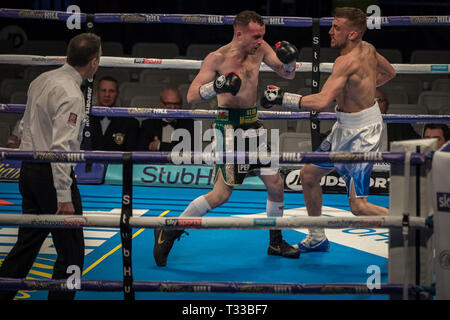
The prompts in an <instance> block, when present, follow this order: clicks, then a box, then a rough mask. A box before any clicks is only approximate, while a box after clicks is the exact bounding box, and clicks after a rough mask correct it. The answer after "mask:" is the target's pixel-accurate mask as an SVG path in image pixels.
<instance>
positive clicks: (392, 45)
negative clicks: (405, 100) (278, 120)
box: [0, 0, 450, 63]
mask: <svg viewBox="0 0 450 320" xmlns="http://www.w3.org/2000/svg"><path fill="white" fill-rule="evenodd" d="M0 3H1V4H0V7H2V8H26V9H42V10H58V11H65V10H66V8H67V6H68V5H70V4H76V5H78V6H79V7H80V8H81V11H82V12H84V13H113V12H115V13H119V12H120V13H189V14H195V13H197V14H219V15H235V14H237V13H238V12H240V11H242V10H246V9H250V10H254V11H256V12H258V13H260V14H261V15H263V16H297V17H329V16H331V15H332V14H331V13H332V10H333V8H334V6H336V5H337V6H359V7H360V8H362V9H363V10H364V11H365V8H367V6H368V5H370V4H377V5H379V6H380V8H381V14H382V15H383V16H394V15H450V1H449V0H436V1H425V0H420V1H419V0H409V1H399V0H397V1H394V0H375V1H370V0H359V1H358V0H334V1H331V0H329V1H327V0H303V1H295V0H282V1H281V0H280V1H274V0H250V1H243V0H240V1H237V0H228V1H217V0H198V1H183V0H148V1H134V0H129V1H119V0H99V1H85V0H79V1H77V0H72V1H68V0H27V1H17V0H16V1H9V0H2V1H1V2H0ZM7 25H17V26H20V27H21V28H22V29H23V30H24V31H25V33H26V35H27V38H28V39H30V40H65V41H66V42H68V40H69V39H70V38H71V37H73V36H74V35H75V34H77V33H78V32H80V31H79V30H68V29H67V28H66V25H65V23H64V22H57V21H39V20H31V19H6V18H2V19H0V30H1V29H2V28H3V27H5V26H7ZM95 32H96V33H97V34H98V35H100V36H101V37H102V40H103V41H118V42H121V43H122V45H123V47H124V52H125V54H130V53H131V47H132V45H133V44H134V43H136V42H175V43H177V45H178V46H179V48H180V55H184V54H185V52H186V48H187V46H188V45H189V44H190V43H211V44H212V43H214V44H215V43H219V44H225V43H228V42H229V41H230V40H231V38H232V27H231V26H201V25H200V26H199V25H177V24H141V23H139V24H131V23H128V24H125V23H124V24H116V23H111V24H105V23H98V24H96V25H95ZM321 37H322V40H321V41H322V46H323V47H327V46H329V36H328V27H322V28H321ZM265 40H266V41H267V42H268V43H269V44H272V43H274V42H276V41H279V40H287V41H290V42H293V43H294V44H295V45H296V46H297V47H298V48H301V47H310V46H311V28H292V27H275V26H267V28H266V36H265ZM365 40H366V41H369V42H371V43H373V44H374V45H375V46H376V47H377V48H386V49H399V50H401V51H402V55H403V62H404V63H407V62H409V57H410V54H411V52H412V51H413V50H415V49H434V50H450V27H446V26H445V27H442V26H440V27H427V26H421V27H382V28H381V30H368V31H367V33H366V35H365Z"/></svg>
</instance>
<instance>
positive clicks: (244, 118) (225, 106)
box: [153, 11, 299, 266]
mask: <svg viewBox="0 0 450 320" xmlns="http://www.w3.org/2000/svg"><path fill="white" fill-rule="evenodd" d="M233 30H234V34H233V39H232V41H231V42H230V43H228V44H226V45H224V46H222V47H220V48H219V49H218V50H216V51H214V52H211V53H210V54H208V55H207V56H206V58H205V60H204V61H203V64H202V67H201V68H200V71H199V73H198V74H197V76H196V77H195V79H194V80H193V81H192V83H191V85H190V87H189V90H188V93H187V101H188V103H192V102H195V101H201V100H203V99H210V98H213V97H215V96H217V102H218V105H219V106H220V107H219V108H218V113H217V118H216V120H215V127H216V129H218V130H219V132H220V131H222V132H224V131H225V130H226V129H227V128H230V129H233V130H236V129H238V128H241V129H243V130H245V129H247V131H248V129H252V128H258V126H259V123H258V122H257V109H256V107H255V105H256V99H257V86H258V76H259V69H260V67H261V63H262V62H264V63H265V64H266V65H267V66H269V67H270V68H272V70H274V71H275V72H276V73H277V74H278V75H279V76H281V77H282V78H286V79H293V78H294V76H295V67H296V58H297V57H298V51H297V49H296V48H295V47H294V46H293V45H292V44H290V43H288V42H285V41H283V42H279V43H277V44H276V45H275V50H274V49H272V48H271V47H270V46H269V45H268V44H267V42H266V41H264V40H263V36H264V34H265V25H264V21H263V20H262V18H261V16H260V15H259V14H257V13H256V12H254V11H243V12H241V13H239V14H238V15H237V16H236V18H235V21H234V24H233ZM224 137H225V136H224ZM255 168H256V166H255ZM215 169H216V173H217V174H216V176H215V181H214V187H213V189H212V190H211V191H210V192H208V193H207V194H205V195H203V196H200V197H198V198H197V199H195V200H193V201H192V202H191V203H190V204H189V206H188V207H187V208H186V209H185V210H184V212H183V213H182V214H181V217H188V218H189V217H201V216H203V215H205V214H206V213H207V212H209V211H210V210H212V209H214V208H216V207H218V206H220V205H222V204H223V203H225V202H227V201H228V199H229V197H230V196H231V193H232V192H233V186H235V185H239V184H241V183H242V181H243V180H244V178H245V175H246V174H247V172H248V170H247V169H249V170H250V169H253V168H250V167H248V166H247V165H245V164H242V165H241V164H230V165H228V164H223V165H222V164H219V165H217V166H216V168H215ZM267 169H269V171H268V172H263V171H261V172H260V175H259V177H260V178H261V180H262V181H263V183H264V184H265V186H266V188H267V207H266V210H267V215H268V216H271V217H281V216H282V215H283V209H284V182H283V179H282V178H281V176H280V175H279V173H278V170H273V168H267ZM270 169H272V170H273V171H270ZM239 171H243V172H239ZM219 172H220V174H219ZM182 233H183V231H182V230H164V229H155V246H154V248H153V257H154V258H155V262H156V264H157V265H158V266H165V265H166V263H167V257H168V255H169V253H170V250H171V248H172V246H173V243H174V241H175V239H176V238H180V236H181V234H182ZM267 253H268V254H269V255H277V256H282V257H288V258H298V257H299V252H298V250H296V249H295V248H294V247H292V246H291V245H289V244H288V243H287V242H285V241H284V240H283V238H282V234H281V230H270V242H269V248H268V250H267Z"/></svg>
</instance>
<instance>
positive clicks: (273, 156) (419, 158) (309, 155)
mask: <svg viewBox="0 0 450 320" xmlns="http://www.w3.org/2000/svg"><path fill="white" fill-rule="evenodd" d="M5 150H7V151H5ZM125 153H127V154H131V158H132V161H133V163H143V164H148V163H173V164H181V163H187V164H189V163H195V164H202V163H204V164H209V165H210V164H212V163H241V164H243V163H247V164H248V163H250V164H251V163H253V162H254V163H257V161H258V160H259V161H261V162H262V163H264V164H269V163H270V162H271V161H276V162H278V163H295V164H299V163H329V162H333V163H341V162H346V163H357V162H385V163H404V162H405V160H406V158H407V153H406V152H281V153H276V152H273V153H268V152H267V153H259V152H214V153H208V152H195V151H194V152H185V153H178V152H173V151H172V152H167V151H165V152H160V151H153V152H150V151H136V152H121V151H80V152H67V151H55V152H51V151H20V150H13V149H3V150H0V160H2V161H3V160H22V161H33V162H70V163H76V162H104V163H122V162H123V155H124V154H125ZM430 157H432V155H431V154H430V155H426V154H423V153H415V152H412V153H410V163H411V165H422V164H424V163H426V161H427V160H429V158H430Z"/></svg>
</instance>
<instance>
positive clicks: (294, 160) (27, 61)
mask: <svg viewBox="0 0 450 320" xmlns="http://www.w3.org/2000/svg"><path fill="white" fill-rule="evenodd" d="M50 13H51V14H49V12H44V11H31V10H16V9H0V17H8V18H32V19H44V20H45V19H53V20H55V19H56V20H60V21H66V20H67V18H68V16H69V14H68V13H65V12H50ZM149 17H150V18H149ZM233 19H234V16H210V15H169V14H168V15H146V14H134V15H131V14H94V15H86V14H81V21H82V22H83V23H86V26H87V29H88V30H93V29H92V28H93V25H94V24H95V23H156V22H158V23H189V24H205V25H208V24H224V25H230V24H232V22H233ZM264 19H265V22H266V24H268V25H280V21H282V22H283V25H284V26H290V27H312V28H313V36H314V32H316V34H317V32H319V31H318V29H320V26H329V25H331V18H322V19H311V18H298V17H264ZM381 21H382V25H381V26H383V25H389V26H396V25H403V26H407V25H414V24H415V20H414V19H412V17H383V19H382V20H381ZM429 21H431V20H429ZM429 24H430V25H449V24H450V23H446V22H439V21H438V22H433V21H431V22H430V23H429ZM421 25H423V23H421ZM319 50H320V47H318V46H317V44H314V45H313V51H315V52H318V51H319ZM64 62H65V57H47V56H32V55H0V63H3V64H19V65H34V66H42V65H47V66H48V65H54V66H57V65H62V64H63V63H64ZM201 63H202V61H196V60H183V59H156V58H151V57H142V58H126V57H107V56H102V58H101V61H100V66H102V67H113V68H159V69H199V68H200V66H201ZM393 66H394V68H395V69H396V72H397V73H438V74H443V73H445V74H448V73H449V71H448V66H447V68H446V69H445V68H443V67H442V66H443V65H440V66H441V67H440V68H435V67H433V65H429V64H420V65H405V64H394V65H393ZM331 68H332V63H320V61H318V60H313V62H312V63H303V62H297V68H296V71H297V72H311V71H312V74H313V80H314V79H319V77H320V72H325V73H327V72H331ZM261 71H269V69H268V68H267V66H265V65H262V66H261ZM318 82H319V81H317V86H313V88H312V89H313V93H314V91H316V92H317V91H318ZM91 86H92V83H91ZM91 94H92V92H91ZM90 101H92V100H90ZM24 108H25V106H24V105H18V104H1V105H0V111H1V112H6V113H22V112H23V111H24ZM87 111H88V112H89V113H90V114H92V115H96V116H117V117H129V116H132V117H143V118H165V117H170V118H194V119H200V120H202V119H213V118H214V117H215V116H216V111H214V110H168V109H159V108H147V107H145V108H126V107H120V108H119V107H117V108H114V109H109V108H104V107H98V106H92V107H91V106H90V105H87ZM258 117H259V119H261V120H263V121H264V120H274V119H278V120H281V119H283V120H298V121H310V123H311V135H312V145H313V146H314V145H315V144H317V139H318V134H319V131H318V127H319V126H318V123H319V121H321V120H335V119H336V117H335V114H334V113H330V112H320V113H319V112H311V113H310V112H292V111H259V112H258ZM383 120H384V121H385V122H398V123H417V122H419V123H450V115H383ZM216 156H218V157H219V158H220V159H223V160H230V159H231V161H232V162H233V161H234V162H235V161H236V160H237V158H238V157H243V158H245V161H246V163H248V161H249V160H250V157H251V156H252V155H251V154H248V153H246V154H232V155H228V154H220V155H216ZM272 156H273V157H274V159H276V161H278V162H279V163H280V164H291V165H294V164H295V165H300V164H305V163H324V162H376V163H379V162H384V163H389V164H391V174H392V170H393V168H395V170H397V171H396V173H395V175H398V176H400V178H398V179H396V182H394V184H395V186H399V185H400V186H401V187H400V188H392V183H391V193H390V197H389V199H388V198H387V197H384V196H369V200H370V201H371V202H373V203H375V204H379V205H382V206H385V207H388V206H390V208H391V211H392V210H394V208H393V204H394V207H395V209H398V210H399V211H396V213H395V215H393V214H392V213H391V215H392V216H390V217H384V218H377V217H365V218H361V217H354V216H351V214H350V213H349V211H348V210H349V209H348V203H347V199H346V195H332V196H331V197H329V198H330V199H327V198H326V197H325V196H324V208H325V207H327V208H328V206H331V204H330V202H334V203H335V204H336V202H338V203H339V204H338V205H337V208H336V205H334V209H328V210H330V212H333V210H334V212H337V214H336V215H333V214H327V210H324V215H323V216H322V217H319V218H312V217H307V216H306V212H305V208H304V203H303V199H302V197H301V196H300V195H299V194H298V193H295V194H286V195H285V213H284V217H282V218H267V217H266V215H265V212H264V211H265V206H264V205H265V203H264V202H265V199H266V195H265V193H263V192H261V191H246V190H235V191H234V192H233V195H232V197H231V198H230V201H229V203H227V204H224V205H223V206H222V207H220V208H216V209H214V210H212V211H211V213H210V214H209V215H208V216H207V217H202V218H189V219H186V218H178V215H179V214H180V213H181V212H182V211H183V209H184V208H185V207H186V206H187V205H188V204H189V202H190V201H191V200H193V199H194V198H195V197H196V196H198V195H200V194H203V193H205V191H204V190H201V189H200V190H187V191H186V190H180V189H175V188H155V187H136V186H133V180H132V178H133V166H134V165H136V164H171V163H174V159H176V158H177V157H179V154H172V153H167V152H124V153H123V152H98V151H84V152H71V153H64V152H34V153H33V152H27V151H15V150H8V149H6V150H0V159H1V160H2V161H5V160H8V161H10V160H12V161H24V160H26V161H38V162H52V161H56V162H72V163H85V164H88V163H89V164H91V163H108V164H120V165H121V166H122V167H123V169H122V174H123V176H122V179H123V180H122V182H123V185H122V186H105V187H107V188H100V187H98V186H83V185H80V186H79V188H80V192H81V195H82V199H83V207H84V208H86V207H88V208H89V210H86V209H85V210H86V212H85V213H84V214H83V216H81V217H80V216H64V217H60V216H54V215H39V216H33V215H21V214H18V213H20V212H19V210H20V206H19V204H20V199H19V198H20V195H19V194H18V190H17V189H18V188H17V185H15V184H8V183H6V184H5V183H2V184H0V194H1V195H2V198H4V199H6V200H14V203H15V210H14V211H15V212H11V213H8V212H7V210H8V208H7V207H6V210H5V211H4V210H0V212H1V214H0V225H1V226H5V227H7V228H2V229H0V232H4V233H3V234H7V235H14V231H13V230H15V229H14V228H11V227H17V226H33V227H55V228H58V227H64V228H85V229H86V231H85V238H86V239H87V247H88V248H89V246H90V245H89V244H93V243H95V242H96V241H97V242H101V241H104V239H107V240H108V241H104V242H105V243H106V245H105V246H104V247H103V248H100V249H101V250H99V253H97V252H96V251H97V249H96V250H91V249H88V252H87V253H86V262H85V270H84V271H83V277H82V280H81V281H80V283H79V285H80V286H79V287H77V288H75V290H80V291H79V292H78V293H77V298H78V299H85V300H90V299H93V300H94V299H122V298H124V299H126V300H134V299H143V300H151V299H174V300H177V299H181V300H183V299H184V300H191V299H255V300H258V299H274V300H276V299H311V297H312V298H313V299H335V298H338V299H372V298H375V299H378V298H379V299H387V298H389V297H390V298H391V299H400V298H403V299H407V298H411V297H413V298H416V299H417V298H420V297H426V298H428V299H429V298H430V297H433V295H434V294H435V288H434V286H433V285H431V283H430V284H429V285H422V284H421V280H420V276H419V282H417V281H416V282H415V283H414V281H411V280H409V279H407V278H405V279H403V278H399V277H398V275H397V276H394V277H393V278H391V279H389V283H387V282H388V276H390V274H391V273H393V274H394V273H395V272H393V270H392V269H393V268H394V269H395V268H396V269H398V268H399V267H400V268H401V267H403V264H405V265H407V263H408V261H409V260H408V259H410V258H411V257H408V256H407V255H406V254H405V256H398V254H397V251H396V252H395V254H392V255H391V250H396V249H398V248H397V247H396V248H391V247H390V246H391V244H390V243H389V244H388V242H390V241H388V239H392V238H389V237H392V235H396V236H397V237H399V238H400V239H401V240H402V242H401V244H400V245H399V246H398V247H400V249H402V250H403V247H406V248H408V239H409V238H408V237H409V235H410V234H411V233H413V231H412V230H414V232H418V231H419V232H420V230H421V231H422V232H423V233H430V232H431V233H432V232H433V217H432V216H431V215H430V216H425V217H424V216H423V215H424V214H426V215H428V213H429V212H426V213H424V212H422V213H421V212H420V210H421V208H422V206H423V205H429V203H426V204H424V203H422V204H420V203H419V204H418V206H416V210H417V211H419V214H418V215H415V216H413V213H414V212H411V211H410V209H409V208H407V205H406V203H407V200H406V197H407V194H408V192H407V190H409V187H410V186H409V185H410V184H412V180H413V178H414V177H415V178H416V183H415V184H414V188H416V189H415V190H419V196H418V197H417V195H416V194H415V196H416V197H415V198H414V199H417V198H421V195H420V184H421V182H420V181H419V180H421V179H419V178H418V177H420V176H421V174H420V171H419V174H417V173H418V171H416V170H414V168H415V167H417V168H418V169H417V170H428V171H427V172H429V171H431V168H429V167H430V166H431V165H430V164H431V161H432V159H433V152H432V151H431V149H430V147H429V146H424V147H423V148H422V149H420V148H419V149H417V150H414V151H411V150H408V149H407V148H406V147H405V149H404V150H400V151H396V152H379V153H314V152H307V153H301V152H289V153H283V152H281V153H274V154H272ZM211 157H212V156H211V155H209V154H205V153H201V152H200V153H195V152H194V153H191V154H188V155H187V158H186V159H188V160H189V161H188V163H187V164H186V165H189V164H192V163H193V162H195V163H198V161H200V162H201V163H202V164H210V161H211ZM196 161H197V162H196ZM175 164H177V165H178V164H179V163H175ZM398 171H401V174H398ZM402 187H403V188H404V190H401V189H402ZM100 190H104V193H105V194H107V195H108V196H106V197H105V196H104V195H100V194H98V193H99V191H100ZM93 194H94V195H93ZM339 196H341V197H339ZM146 199H147V200H148V201H146ZM249 199H251V201H249ZM261 199H262V200H264V201H262V200H261ZM393 199H397V200H396V203H394V200H393ZM0 200H2V199H0ZM122 200H123V201H122ZM99 201H105V202H108V201H109V202H111V203H113V204H112V205H109V206H106V207H108V208H107V209H106V210H105V205H99V204H98V202H99ZM430 201H431V200H430ZM95 202H97V204H95V205H94V203H95ZM299 205H303V207H300V208H299ZM98 208H101V209H102V210H95V209H98ZM400 208H401V209H400ZM2 209H3V208H2ZM91 209H94V210H91ZM146 209H147V210H146ZM310 226H316V227H318V226H321V227H325V228H327V229H343V230H346V231H347V233H348V234H352V232H353V235H354V236H355V237H353V238H352V239H353V240H352V241H355V242H357V241H359V240H361V239H363V237H364V236H368V235H369V234H370V235H372V236H373V235H377V236H378V237H379V239H377V241H378V242H379V243H381V242H383V243H384V249H381V250H382V251H383V250H384V255H383V254H374V253H371V252H369V251H367V252H366V251H364V250H360V249H359V248H358V247H357V246H356V247H348V246H346V245H342V244H338V243H333V244H332V246H331V249H330V252H327V253H309V254H303V255H302V256H301V257H300V260H299V261H285V260H286V259H282V260H280V259H279V258H273V257H267V256H266V254H265V252H264V248H265V245H266V242H267V239H266V236H267V234H266V233H267V231H266V230H263V229H287V230H286V231H285V232H286V233H285V236H284V238H285V239H286V240H287V242H289V243H294V242H296V241H298V239H299V238H300V237H299V232H301V231H298V230H303V231H304V228H307V227H310ZM155 227H165V228H172V229H173V228H175V229H176V228H183V229H188V230H189V233H191V234H190V235H189V236H188V237H187V238H184V237H183V239H182V241H180V242H179V243H178V242H176V244H175V247H176V248H175V249H174V251H173V253H171V257H170V260H171V261H170V262H169V266H168V267H167V268H164V270H161V269H158V268H157V267H156V266H154V262H153V257H152V255H151V253H150V254H149V252H151V251H150V250H151V248H152V247H153V241H154V240H153V235H152V234H151V235H150V233H151V232H150V231H151V230H147V229H152V228H155ZM136 229H138V230H137V231H136ZM200 229H208V231H205V230H202V231H200ZM209 229H214V230H209ZM238 229H245V231H244V230H238ZM358 232H359V233H358ZM243 233H248V234H250V238H243V237H244V236H243ZM86 234H87V236H86ZM89 234H95V235H93V236H92V239H90V237H89ZM100 234H101V235H102V236H104V237H105V238H100V236H99V235H100ZM416 234H417V233H416ZM108 237H109V238H108ZM0 239H3V241H4V240H5V237H3V238H2V237H0ZM241 239H245V241H246V243H248V248H245V249H244V248H243V247H245V244H243V243H242V240H241ZM113 240H114V241H113ZM330 241H332V242H333V240H332V239H331V238H330ZM194 242H195V243H196V244H195V246H194ZM212 242H214V243H212ZM200 244H204V246H201V245H200ZM230 248H231V249H230ZM233 248H239V249H233ZM247 250H248V251H247ZM416 250H417V248H416ZM419 250H420V249H419ZM230 251H231V252H230ZM406 251H407V250H405V252H406ZM91 252H94V253H95V257H94V255H91ZM248 252H249V253H248ZM337 252H341V254H342V255H341V256H340V258H338V259H337V261H336V257H334V258H333V257H331V256H332V255H334V254H335V253H337ZM388 252H389V258H391V257H392V261H388V259H387V258H388ZM392 252H393V251H392ZM416 253H417V251H416ZM90 255H91V256H90ZM350 255H357V256H358V259H360V262H359V263H360V265H359V266H358V268H360V269H359V270H358V271H357V272H358V276H356V277H352V276H351V275H350V274H347V273H346V271H343V269H345V268H348V270H349V272H348V273H352V272H354V271H355V268H352V267H350V266H349V264H351V263H355V260H352V261H351V262H350V263H348V262H346V260H347V259H349V258H348V256H350ZM256 256H258V257H256ZM1 258H2V256H0V259H1ZM41 258H42V259H43V260H45V258H43V257H38V260H39V259H41ZM224 259H226V260H230V261H231V262H228V265H227V264H226V263H224V265H223V266H221V265H218V264H217V263H218V261H222V260H224ZM414 259H416V260H417V259H420V258H419V257H417V256H414ZM333 261H334V262H333ZM361 261H362V262H361ZM106 262H109V263H111V264H113V265H114V266H115V268H116V269H114V272H113V273H114V275H112V273H111V274H108V276H111V277H112V280H100V279H102V278H103V277H102V276H103V275H104V274H105V269H103V268H105V264H106ZM35 264H37V266H38V268H39V266H40V267H41V269H43V270H46V272H42V271H38V272H36V271H35V272H34V276H40V277H41V278H40V279H39V278H38V279H37V278H36V277H34V278H33V276H32V277H31V279H30V278H28V279H0V289H3V290H7V289H12V288H14V289H20V290H21V292H22V298H23V297H25V298H26V297H30V295H33V296H35V297H36V298H35V299H45V297H44V294H43V293H41V292H42V291H41V290H49V289H52V290H74V288H72V289H68V285H69V284H68V283H67V281H56V280H48V279H42V278H45V277H43V275H44V274H45V273H48V269H51V268H49V267H48V266H47V265H45V266H44V264H43V263H42V261H36V263H35ZM340 264H341V265H340ZM391 264H393V265H392V266H391ZM150 265H151V266H150ZM199 265H205V267H199ZM362 265H364V269H361V266H362ZM369 266H378V267H380V269H381V270H382V272H381V275H379V276H380V279H381V280H382V283H381V284H380V286H378V287H373V288H372V287H371V288H369V287H370V285H369V284H368V282H366V280H367V278H368V277H369V276H370V274H369V273H368V272H367V270H366V269H367V267H369ZM227 267H230V268H231V271H229V272H228V271H225V270H224V269H225V268H227ZM252 268H253V269H252ZM333 268H335V269H336V276H333V275H332V274H331V275H329V276H328V277H325V278H322V279H321V281H318V282H317V283H313V282H309V283H302V282H305V280H306V279H308V277H309V278H310V279H317V278H316V277H315V276H312V273H314V270H315V271H316V272H319V273H333V271H332V270H331V269H333ZM339 268H340V271H337V270H338V269H339ZM416 268H417V264H416ZM430 268H431V266H430ZM407 270H409V267H408V268H407ZM254 271H257V272H256V273H255V272H254ZM409 271H411V272H412V271H413V270H409ZM414 271H415V272H416V279H417V273H420V271H417V269H415V270H414ZM422 271H423V270H422ZM258 272H259V273H261V276H258V274H257V273H258ZM302 272H303V273H305V274H303V275H302ZM108 273H109V272H108ZM240 273H242V275H241V274H240ZM388 273H389V274H388ZM222 274H225V275H228V276H231V279H232V280H231V281H230V280H227V279H222V277H221V275H222ZM137 275H139V276H137ZM275 275H276V280H277V281H275V282H274V278H275ZM205 277H206V278H207V279H208V280H206V281H204V278H205ZM137 278H139V279H142V280H136V279H137ZM152 278H153V279H158V280H157V281H149V279H152ZM159 279H160V280H159ZM185 279H188V280H185ZM324 279H325V280H326V281H325V282H322V281H323V280H324ZM341 279H344V280H341ZM342 281H348V283H346V282H342ZM34 290H38V291H37V292H34ZM214 295H215V296H214Z"/></svg>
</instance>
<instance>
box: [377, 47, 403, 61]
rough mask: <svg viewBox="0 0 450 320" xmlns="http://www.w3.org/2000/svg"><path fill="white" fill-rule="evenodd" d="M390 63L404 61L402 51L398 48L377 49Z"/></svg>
mask: <svg viewBox="0 0 450 320" xmlns="http://www.w3.org/2000/svg"><path fill="white" fill-rule="evenodd" d="M377 51H378V53H379V54H381V55H382V56H383V57H385V58H386V59H387V60H388V61H389V62H390V63H402V61H403V59H402V52H401V51H400V50H398V49H377Z"/></svg>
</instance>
